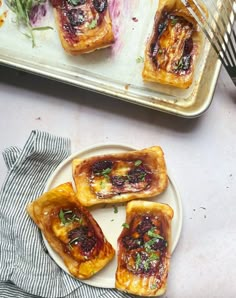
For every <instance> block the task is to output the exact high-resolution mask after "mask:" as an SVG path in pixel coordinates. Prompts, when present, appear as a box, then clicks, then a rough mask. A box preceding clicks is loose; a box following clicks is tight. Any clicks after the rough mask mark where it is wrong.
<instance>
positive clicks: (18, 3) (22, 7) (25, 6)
mask: <svg viewBox="0 0 236 298" xmlns="http://www.w3.org/2000/svg"><path fill="white" fill-rule="evenodd" d="M45 1H46V0H6V4H7V6H8V7H9V9H10V10H11V11H12V12H13V13H14V14H15V15H16V24H17V26H18V28H20V27H24V28H25V30H26V32H25V33H23V34H24V35H25V36H26V37H28V38H30V39H31V40H32V47H35V38H34V31H42V30H49V29H53V28H52V27H50V26H43V27H32V25H31V22H30V13H31V11H32V9H33V7H35V6H38V5H40V4H43V3H45Z"/></svg>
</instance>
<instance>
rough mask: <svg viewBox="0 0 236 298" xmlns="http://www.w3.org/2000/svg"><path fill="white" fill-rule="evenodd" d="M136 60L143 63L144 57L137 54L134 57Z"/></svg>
mask: <svg viewBox="0 0 236 298" xmlns="http://www.w3.org/2000/svg"><path fill="white" fill-rule="evenodd" d="M136 62H137V63H143V62H144V58H143V57H142V56H139V57H137V58H136Z"/></svg>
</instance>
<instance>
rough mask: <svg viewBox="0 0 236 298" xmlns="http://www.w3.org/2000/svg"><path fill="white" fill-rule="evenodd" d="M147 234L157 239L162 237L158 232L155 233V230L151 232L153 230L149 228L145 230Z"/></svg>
mask: <svg viewBox="0 0 236 298" xmlns="http://www.w3.org/2000/svg"><path fill="white" fill-rule="evenodd" d="M147 234H148V236H149V237H151V238H158V239H164V237H162V236H161V235H159V234H156V233H155V232H153V230H152V229H151V230H149V231H148V232H147Z"/></svg>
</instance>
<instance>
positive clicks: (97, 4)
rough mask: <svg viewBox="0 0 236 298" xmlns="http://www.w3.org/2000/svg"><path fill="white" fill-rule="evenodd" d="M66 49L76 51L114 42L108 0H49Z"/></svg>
mask: <svg viewBox="0 0 236 298" xmlns="http://www.w3.org/2000/svg"><path fill="white" fill-rule="evenodd" d="M51 3H52V5H53V7H54V15H55V19H56V24H57V28H58V33H59V37H60V40H61V43H62V46H63V48H64V49H65V51H66V52H68V53H70V54H72V55H77V54H83V53H89V52H92V51H94V50H97V49H100V48H104V47H108V46H110V45H111V44H112V43H113V42H114V35H113V32H112V21H111V18H110V14H109V10H108V0H51Z"/></svg>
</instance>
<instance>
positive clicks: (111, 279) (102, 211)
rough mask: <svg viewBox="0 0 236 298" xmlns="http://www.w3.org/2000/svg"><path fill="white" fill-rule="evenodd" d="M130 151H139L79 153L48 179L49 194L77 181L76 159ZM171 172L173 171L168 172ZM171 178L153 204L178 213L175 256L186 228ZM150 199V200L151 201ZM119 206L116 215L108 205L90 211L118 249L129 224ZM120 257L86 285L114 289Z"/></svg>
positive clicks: (104, 148)
mask: <svg viewBox="0 0 236 298" xmlns="http://www.w3.org/2000/svg"><path fill="white" fill-rule="evenodd" d="M130 150H137V148H133V147H130V146H126V145H117V144H107V145H97V146H93V147H89V148H87V149H85V150H83V151H80V152H77V153H75V154H73V155H71V156H70V157H69V158H67V159H66V160H65V161H64V162H62V163H61V165H60V166H59V167H58V168H57V169H56V171H55V172H54V173H53V175H52V176H51V177H50V179H49V180H48V183H47V185H46V188H45V191H48V190H50V189H52V188H54V187H56V186H58V185H59V184H62V183H65V182H69V181H70V182H73V178H72V167H71V162H72V160H73V159H74V158H77V157H78V158H88V157H91V156H95V155H102V154H109V153H119V152H127V151H130ZM168 173H169V171H168ZM168 176H169V185H168V187H167V189H166V191H165V192H164V193H162V194H161V195H159V196H156V197H154V198H152V199H151V200H152V201H158V202H161V203H167V204H169V205H170V206H171V207H172V208H173V210H174V218H173V221H172V253H173V251H174V249H175V247H176V245H177V242H178V240H179V236H180V232H181V228H182V205H181V199H180V196H179V193H178V191H177V189H176V186H175V184H174V182H173V180H172V177H170V175H168ZM149 200H150V199H149ZM116 206H117V207H118V212H117V213H115V212H114V211H115V209H114V205H112V204H111V205H108V204H106V206H105V207H103V208H102V207H101V206H95V207H92V208H89V210H90V211H91V213H92V215H93V216H94V218H95V219H96V221H97V222H98V224H99V225H100V227H101V228H102V230H103V232H104V234H105V236H106V238H107V239H108V240H109V242H110V243H111V244H112V245H113V247H114V248H115V249H116V248H117V238H118V236H119V235H120V233H121V230H122V224H123V223H124V222H125V204H124V203H123V204H116ZM43 239H44V242H45V245H46V247H47V249H48V252H49V254H50V255H51V257H52V258H53V260H54V261H55V262H56V263H57V264H58V266H59V267H61V268H62V269H63V270H64V271H66V272H67V273H69V271H68V269H67V267H66V266H65V264H64V262H63V261H62V259H61V257H60V256H59V255H58V254H57V253H56V252H55V251H54V250H53V249H52V248H51V247H50V245H49V244H48V242H47V241H46V239H45V238H43ZM116 261H117V260H116V257H115V258H114V259H113V260H112V261H111V262H110V263H109V264H108V265H107V266H106V267H105V268H104V269H103V270H101V271H100V272H99V273H97V274H96V275H94V276H93V277H92V278H90V279H88V280H83V282H84V283H86V284H88V285H91V286H95V287H102V288H114V285H115V272H116V264H117V262H116Z"/></svg>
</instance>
